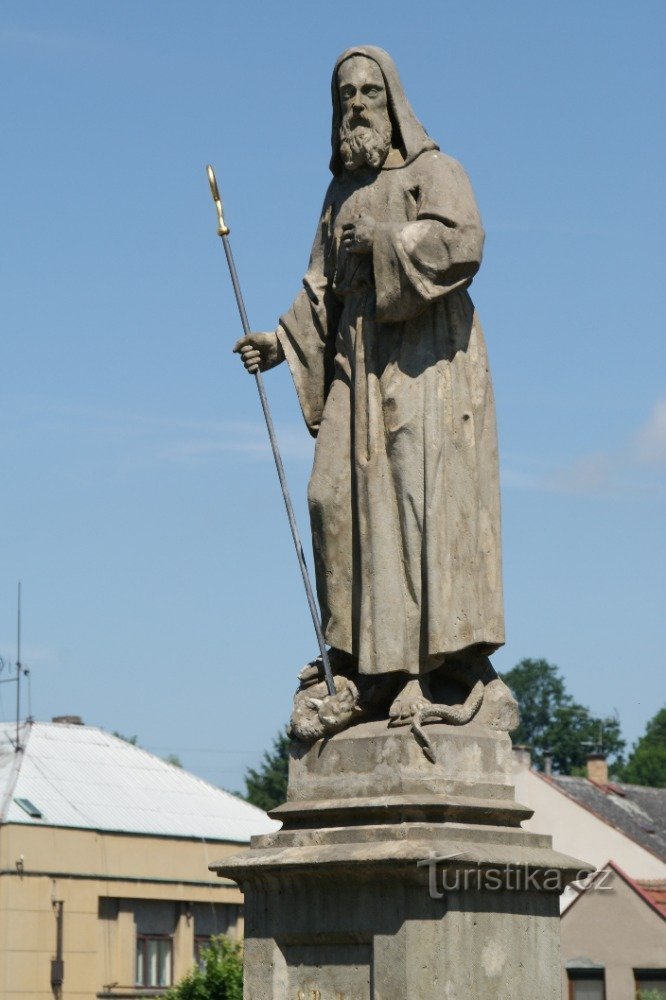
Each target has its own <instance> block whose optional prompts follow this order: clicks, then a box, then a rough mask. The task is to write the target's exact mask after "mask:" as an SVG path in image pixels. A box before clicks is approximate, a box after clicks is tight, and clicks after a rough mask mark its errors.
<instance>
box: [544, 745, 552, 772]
mask: <svg viewBox="0 0 666 1000" xmlns="http://www.w3.org/2000/svg"><path fill="white" fill-rule="evenodd" d="M543 773H544V774H545V775H546V777H547V778H550V776H551V774H552V773H553V755H552V753H551V752H550V750H546V752H545V753H544V755H543Z"/></svg>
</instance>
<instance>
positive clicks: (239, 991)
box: [162, 934, 243, 1000]
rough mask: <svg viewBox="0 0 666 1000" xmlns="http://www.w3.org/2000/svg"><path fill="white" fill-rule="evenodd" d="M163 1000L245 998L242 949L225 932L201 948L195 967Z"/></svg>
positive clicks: (235, 999)
mask: <svg viewBox="0 0 666 1000" xmlns="http://www.w3.org/2000/svg"><path fill="white" fill-rule="evenodd" d="M162 1000H243V948H242V945H241V944H240V943H239V942H238V941H232V940H231V939H230V938H228V937H225V936H224V935H223V934H222V935H220V936H219V937H215V938H212V939H211V942H210V947H209V948H204V949H203V951H202V964H201V966H200V967H198V968H194V969H192V971H191V972H189V973H188V974H187V975H186V976H185V978H184V979H181V981H180V982H179V983H178V985H177V986H174V988H173V989H171V990H169V991H168V992H167V993H165V994H163V997H162Z"/></svg>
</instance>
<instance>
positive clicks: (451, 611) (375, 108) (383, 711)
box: [234, 46, 517, 753]
mask: <svg viewBox="0 0 666 1000" xmlns="http://www.w3.org/2000/svg"><path fill="white" fill-rule="evenodd" d="M332 98H333V127H332V157H331V163H330V168H331V172H332V174H333V180H332V181H331V184H330V186H329V188H328V191H327V193H326V197H325V199H324V205H323V209H322V214H321V218H320V220H319V223H318V225H317V233H316V237H315V241H314V246H313V248H312V255H311V258H310V264H309V267H308V271H307V274H306V276H305V279H304V282H303V285H304V287H303V290H302V291H301V292H300V293H299V294H298V296H297V297H296V299H295V301H294V303H293V305H292V306H291V308H290V309H289V311H288V312H287V313H285V315H284V316H282V317H281V319H280V321H279V325H278V328H277V330H276V331H275V332H274V333H257V334H253V335H251V336H250V337H245V338H243V339H242V340H240V341H239V342H238V343H237V344H236V347H235V348H234V350H235V351H237V352H238V353H240V355H241V358H242V360H243V363H244V365H245V367H246V369H247V370H248V371H249V372H255V371H257V370H258V369H260V370H262V371H265V370H267V369H269V368H272V367H274V366H275V365H277V364H279V363H280V362H282V361H283V360H285V359H286V360H287V362H288V364H289V367H290V369H291V374H292V376H293V379H294V383H295V386H296V390H297V392H298V397H299V400H300V404H301V407H302V410H303V415H304V417H305V420H306V423H307V426H308V428H309V429H310V432H311V433H312V434H313V435H314V436H316V438H317V443H316V448H315V459H314V466H313V470H312V477H311V480H310V486H309V491H308V500H309V508H310V518H311V526H312V537H313V547H314V554H315V572H316V581H317V591H318V596H319V602H320V606H321V612H322V624H323V627H324V633H325V636H326V640H327V642H328V643H329V644H330V646H331V664H332V667H333V671H334V674H335V679H336V689H337V694H336V695H334V696H329V695H327V693H326V688H325V685H324V684H323V679H322V671H321V662H320V660H315V661H313V662H312V663H311V664H309V665H308V666H307V667H306V668H305V669H304V670H303V671H302V672H301V675H300V688H299V691H298V692H297V696H296V702H295V708H294V715H293V718H292V733H293V735H294V736H296V737H297V738H301V739H304V740H314V739H317V738H319V737H321V736H323V735H326V734H329V733H332V732H336V731H339V730H341V729H343V728H344V727H346V726H348V725H349V724H350V723H352V722H354V721H356V720H357V719H360V718H362V717H368V716H375V717H377V716H379V717H381V716H382V715H383V716H384V717H386V715H387V714H388V718H389V720H390V724H391V725H394V726H397V725H411V726H412V729H413V731H414V733H415V735H416V736H417V738H419V739H420V740H421V742H422V744H423V746H424V749H425V750H426V753H428V750H429V744H428V739H427V736H426V735H425V734H424V733H423V730H422V728H421V727H422V725H423V724H424V723H427V722H434V721H444V722H447V723H453V724H456V723H458V724H461V723H465V722H467V721H469V719H470V718H471V717H472V716H474V715H475V714H476V715H477V716H478V717H479V719H480V720H481V721H485V722H486V723H487V724H488V725H490V726H493V727H495V728H499V729H507V730H510V729H511V728H513V727H514V726H515V725H516V724H517V712H516V707H515V702H514V701H513V699H512V697H511V696H510V694H509V692H508V690H507V688H506V687H505V685H504V684H503V683H502V681H501V680H500V679H499V678H498V677H497V674H496V673H495V671H494V670H493V668H492V667H491V665H490V662H489V660H488V655H489V654H490V653H492V652H493V651H494V650H496V649H497V648H498V647H499V646H501V645H502V643H503V642H504V620H503V604H502V580H501V554H500V506H499V481H498V459H497V435H496V427H495V409H494V402H493V393H492V386H491V381H490V374H489V369H488V359H487V355H486V347H485V343H484V339H483V333H482V330H481V325H480V323H479V320H478V317H477V316H476V313H475V311H474V306H473V305H472V301H471V299H470V296H469V292H468V288H469V286H470V284H471V282H472V279H473V278H474V276H475V274H476V272H477V271H478V269H479V265H480V263H481V256H482V248H483V239H484V235H483V228H482V225H481V220H480V218H479V213H478V210H477V207H476V203H475V201H474V195H473V193H472V189H471V186H470V184H469V181H468V179H467V176H466V174H465V172H464V170H463V168H462V167H461V166H460V164H459V163H457V162H456V161H455V160H453V159H452V158H451V157H449V156H446V155H445V154H444V153H442V152H440V150H439V149H438V147H437V145H436V144H435V143H434V142H433V140H432V139H431V138H430V137H429V136H428V134H427V133H426V131H425V129H424V128H423V126H422V125H421V124H420V122H419V121H418V120H417V118H416V117H415V115H414V112H413V111H412V108H411V106H410V104H409V102H408V100H407V98H406V96H405V93H404V91H403V89H402V85H401V83H400V79H399V77H398V73H397V70H396V68H395V65H394V63H393V61H392V60H391V58H390V57H389V56H388V55H387V53H386V52H384V51H383V50H381V49H378V48H375V47H373V46H364V47H359V48H353V49H348V50H347V51H346V52H344V53H343V54H342V55H341V56H340V58H339V59H338V61H337V63H336V65H335V69H334V72H333V81H332Z"/></svg>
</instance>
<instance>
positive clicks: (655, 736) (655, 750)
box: [622, 706, 666, 788]
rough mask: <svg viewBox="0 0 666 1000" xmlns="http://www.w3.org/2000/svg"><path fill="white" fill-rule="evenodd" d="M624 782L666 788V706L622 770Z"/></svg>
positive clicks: (650, 723)
mask: <svg viewBox="0 0 666 1000" xmlns="http://www.w3.org/2000/svg"><path fill="white" fill-rule="evenodd" d="M622 780H623V781H628V782H629V783H630V784H632V785H652V787H653V788H666V706H664V708H662V709H660V710H659V711H658V712H657V714H656V715H655V716H654V718H652V719H650V721H649V722H648V724H647V726H646V727H645V733H644V735H643V736H641V738H640V739H639V740H638V742H637V743H636V745H635V746H634V748H633V750H632V751H631V754H630V755H629V760H628V761H627V763H626V765H625V767H623V768H622Z"/></svg>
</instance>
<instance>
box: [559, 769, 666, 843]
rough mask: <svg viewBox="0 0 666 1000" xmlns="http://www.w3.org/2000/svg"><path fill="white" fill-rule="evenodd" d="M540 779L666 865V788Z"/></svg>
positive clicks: (577, 780)
mask: <svg viewBox="0 0 666 1000" xmlns="http://www.w3.org/2000/svg"><path fill="white" fill-rule="evenodd" d="M539 777H540V778H543V780H544V781H548V782H550V783H551V784H553V785H554V786H555V787H556V788H558V789H559V791H561V792H563V793H564V794H565V795H567V796H568V797H569V798H570V799H573V800H574V801H575V802H578V804H579V805H582V806H584V807H585V808H586V809H589V810H590V812H593V813H595V815H597V816H598V817H599V818H600V819H602V820H603V821H604V822H605V823H608V824H609V825H610V826H612V827H614V828H615V829H616V830H619V831H620V833H623V834H625V836H627V837H630V838H631V839H632V840H634V841H635V842H636V843H637V844H640V845H641V847H645V848H646V849H647V850H648V851H651V852H652V853H653V854H655V855H656V856H657V857H658V858H660V859H661V860H662V861H666V788H650V787H648V786H645V785H627V784H624V783H622V782H609V783H608V784H606V785H598V784H596V783H595V782H593V781H589V780H588V779H587V778H573V777H570V776H569V775H561V774H553V775H550V776H549V777H546V776H545V775H541V774H540V775H539Z"/></svg>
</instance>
